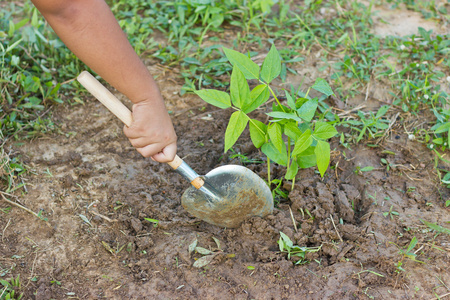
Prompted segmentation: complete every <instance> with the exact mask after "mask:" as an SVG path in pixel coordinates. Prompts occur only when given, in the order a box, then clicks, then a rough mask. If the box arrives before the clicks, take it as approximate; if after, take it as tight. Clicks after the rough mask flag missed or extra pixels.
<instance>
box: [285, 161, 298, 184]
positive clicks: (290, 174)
mask: <svg viewBox="0 0 450 300" xmlns="http://www.w3.org/2000/svg"><path fill="white" fill-rule="evenodd" d="M297 173H298V164H297V160H295V159H294V160H292V163H291V165H290V166H289V168H288V169H287V171H286V175H285V176H284V177H285V178H286V179H287V180H292V179H294V178H295V176H297Z"/></svg>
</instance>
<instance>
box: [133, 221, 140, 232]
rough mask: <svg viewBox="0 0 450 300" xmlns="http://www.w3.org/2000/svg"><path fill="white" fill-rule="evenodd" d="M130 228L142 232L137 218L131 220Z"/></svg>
mask: <svg viewBox="0 0 450 300" xmlns="http://www.w3.org/2000/svg"><path fill="white" fill-rule="evenodd" d="M131 227H133V229H134V231H136V232H139V231H141V230H142V222H141V221H139V219H137V218H132V219H131Z"/></svg>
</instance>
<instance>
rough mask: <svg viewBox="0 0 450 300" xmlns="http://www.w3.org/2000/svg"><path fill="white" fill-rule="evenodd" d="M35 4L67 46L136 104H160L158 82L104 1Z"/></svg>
mask: <svg viewBox="0 0 450 300" xmlns="http://www.w3.org/2000/svg"><path fill="white" fill-rule="evenodd" d="M32 1H33V3H34V4H35V6H36V7H37V8H38V10H40V12H41V13H42V14H43V16H44V17H45V18H46V20H47V21H48V23H49V24H50V26H51V27H52V28H53V30H54V31H55V32H56V34H57V35H58V36H59V37H60V39H61V40H62V41H63V42H64V43H65V45H66V46H67V47H68V48H69V49H70V50H71V51H72V52H73V53H74V54H75V55H76V56H77V57H78V58H79V59H81V60H82V61H83V62H84V63H85V64H86V65H88V66H89V67H90V68H91V69H92V70H94V71H95V72H96V73H97V74H99V75H100V76H101V77H102V78H103V79H105V80H106V81H107V82H108V83H110V84H111V85H112V86H114V87H115V88H116V89H117V90H119V91H120V92H121V93H123V94H124V95H126V96H127V97H128V98H129V99H130V100H131V101H132V102H133V103H138V102H140V101H143V100H152V99H149V98H155V99H153V100H154V101H155V102H161V100H162V99H161V96H160V94H159V90H158V87H157V85H156V83H155V82H154V80H153V78H152V76H151V75H150V73H149V72H148V70H147V68H146V67H145V65H144V64H143V63H142V62H141V60H140V59H139V57H138V56H137V54H136V52H135V51H134V49H133V48H132V47H131V45H130V43H129V42H128V40H127V37H126V35H125V34H124V32H123V31H122V29H121V28H120V26H119V24H118V23H117V21H116V19H115V18H114V15H113V14H112V13H111V10H110V9H109V7H108V5H107V4H106V3H105V2H104V1H103V0H32ZM158 104H159V103H158Z"/></svg>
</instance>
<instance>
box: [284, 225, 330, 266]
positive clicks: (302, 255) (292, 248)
mask: <svg viewBox="0 0 450 300" xmlns="http://www.w3.org/2000/svg"><path fill="white" fill-rule="evenodd" d="M278 246H279V248H280V252H281V253H287V255H288V259H291V257H293V256H295V257H299V259H298V260H297V261H296V262H295V264H296V265H300V264H306V263H308V262H309V261H308V259H307V258H306V254H307V253H314V252H318V251H320V249H321V248H322V245H321V246H319V247H299V246H296V245H294V243H293V242H292V241H291V239H290V238H289V237H288V236H287V235H286V234H284V233H283V232H281V231H280V239H279V240H278Z"/></svg>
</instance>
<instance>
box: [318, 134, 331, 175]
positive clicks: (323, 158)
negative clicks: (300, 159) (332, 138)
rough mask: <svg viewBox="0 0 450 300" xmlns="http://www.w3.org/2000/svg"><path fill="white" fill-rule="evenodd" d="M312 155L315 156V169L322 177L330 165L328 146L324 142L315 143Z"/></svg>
mask: <svg viewBox="0 0 450 300" xmlns="http://www.w3.org/2000/svg"><path fill="white" fill-rule="evenodd" d="M314 153H315V154H316V159H317V168H318V169H319V172H320V176H322V177H323V175H324V174H325V171H326V170H327V169H328V165H329V164H330V144H328V143H327V142H324V141H317V145H316V149H315V150H314Z"/></svg>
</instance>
